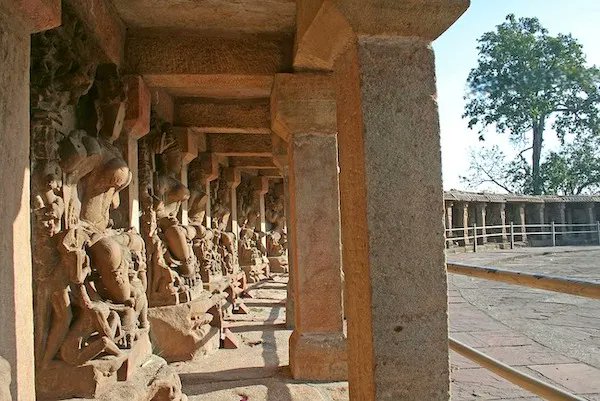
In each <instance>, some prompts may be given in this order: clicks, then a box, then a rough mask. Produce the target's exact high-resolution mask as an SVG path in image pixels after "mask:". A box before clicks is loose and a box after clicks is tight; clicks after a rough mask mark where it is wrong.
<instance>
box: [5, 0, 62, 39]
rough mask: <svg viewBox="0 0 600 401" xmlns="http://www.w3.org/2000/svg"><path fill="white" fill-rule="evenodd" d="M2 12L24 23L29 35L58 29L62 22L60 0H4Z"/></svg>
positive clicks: (15, 22) (16, 21) (14, 21)
mask: <svg viewBox="0 0 600 401" xmlns="http://www.w3.org/2000/svg"><path fill="white" fill-rule="evenodd" d="M0 11H1V12H3V13H6V15H9V16H14V17H15V18H16V20H13V21H12V23H14V24H18V21H21V22H23V24H24V29H25V30H27V31H28V32H29V33H35V32H41V31H45V30H47V29H52V28H56V27H57V26H59V25H60V21H61V7H60V0H2V1H0Z"/></svg>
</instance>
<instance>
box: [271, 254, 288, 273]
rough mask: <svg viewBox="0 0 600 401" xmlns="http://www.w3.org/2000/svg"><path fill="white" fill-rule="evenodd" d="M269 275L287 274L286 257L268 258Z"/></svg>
mask: <svg viewBox="0 0 600 401" xmlns="http://www.w3.org/2000/svg"><path fill="white" fill-rule="evenodd" d="M269 267H270V269H271V273H288V272H289V271H290V269H289V265H288V258H287V256H269Z"/></svg>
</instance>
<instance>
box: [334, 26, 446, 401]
mask: <svg viewBox="0 0 600 401" xmlns="http://www.w3.org/2000/svg"><path fill="white" fill-rule="evenodd" d="M398 60H402V61H401V62H398ZM336 75H337V76H338V82H339V88H338V89H339V90H338V96H339V102H338V106H339V107H338V116H339V118H338V120H339V124H340V125H339V130H340V133H339V135H338V138H339V141H340V145H339V150H340V171H341V173H340V192H341V209H342V230H343V236H342V237H343V239H342V243H343V244H344V246H343V252H344V257H343V260H344V270H345V278H346V290H347V294H346V299H347V305H346V309H345V311H346V315H347V316H348V341H349V355H348V356H349V379H350V392H351V396H353V397H355V398H356V399H360V400H375V399H377V400H396V399H402V398H406V397H410V398H411V399H423V400H425V399H426V400H447V399H448V391H449V382H448V354H447V349H448V344H447V332H448V328H447V297H446V278H445V269H444V264H445V257H444V251H443V249H444V245H443V244H444V233H443V230H444V227H443V204H442V182H441V166H440V151H439V126H438V115H437V105H436V102H435V78H434V63H433V54H432V51H431V48H430V47H429V43H428V42H427V41H425V40H420V39H416V38H383V37H360V38H359V41H358V54H355V53H354V54H353V52H352V51H351V50H350V51H349V52H348V53H347V54H346V55H345V56H344V58H343V59H340V64H339V65H338V66H336ZM357 110H360V113H361V115H359V116H356V114H354V116H355V118H352V119H349V118H347V116H349V115H353V113H356V112H357ZM415 149H418V150H419V151H418V152H415ZM424 166H427V168H424ZM390 216H393V220H394V224H390V222H389V221H390V220H389V219H390ZM398 255H402V257H398ZM367 278H368V279H367Z"/></svg>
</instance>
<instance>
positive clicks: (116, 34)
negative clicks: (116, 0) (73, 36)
mask: <svg viewBox="0 0 600 401" xmlns="http://www.w3.org/2000/svg"><path fill="white" fill-rule="evenodd" d="M65 3H66V4H68V5H69V6H70V7H71V8H72V9H73V10H74V11H75V14H77V16H78V17H79V18H80V19H81V21H82V22H83V23H84V24H85V26H86V29H88V30H89V32H90V35H91V37H92V38H93V40H94V42H95V43H96V45H97V46H98V47H99V48H100V50H101V51H102V53H103V56H104V57H105V58H106V61H108V62H112V63H115V64H117V65H121V64H122V63H123V61H124V57H123V54H124V46H125V34H126V32H125V25H124V24H123V22H122V21H121V19H120V18H119V16H118V15H117V13H116V11H115V10H114V8H113V5H112V3H111V2H109V1H106V0H68V1H65Z"/></svg>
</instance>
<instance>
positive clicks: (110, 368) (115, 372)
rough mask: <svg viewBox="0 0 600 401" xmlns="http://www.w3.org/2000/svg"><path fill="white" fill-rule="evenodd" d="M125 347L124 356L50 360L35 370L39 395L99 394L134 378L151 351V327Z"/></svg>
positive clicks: (53, 397)
mask: <svg viewBox="0 0 600 401" xmlns="http://www.w3.org/2000/svg"><path fill="white" fill-rule="evenodd" d="M123 351H124V352H123V355H122V356H119V357H114V356H110V357H108V356H107V357H104V358H102V357H101V358H99V359H94V360H93V361H90V362H87V363H85V364H84V365H81V366H73V365H71V364H68V363H66V362H64V361H61V360H53V361H51V363H50V364H49V366H48V367H47V368H43V369H39V370H38V373H37V374H36V388H37V396H38V399H42V400H43V399H65V398H69V397H74V398H78V397H81V398H97V397H100V396H101V395H102V394H104V393H106V392H107V391H108V390H109V389H111V388H113V387H115V386H117V385H119V383H124V382H125V381H129V380H131V379H132V378H133V377H135V375H136V374H137V371H138V370H139V369H140V367H141V366H142V364H144V363H145V362H146V360H147V359H148V357H149V356H150V355H151V354H152V345H151V344H150V339H149V336H148V331H142V332H141V333H140V334H139V337H138V339H137V340H136V341H135V342H134V343H133V346H132V347H131V348H130V349H128V350H123ZM123 399H124V400H125V399H126V398H123ZM115 400H119V398H115Z"/></svg>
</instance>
